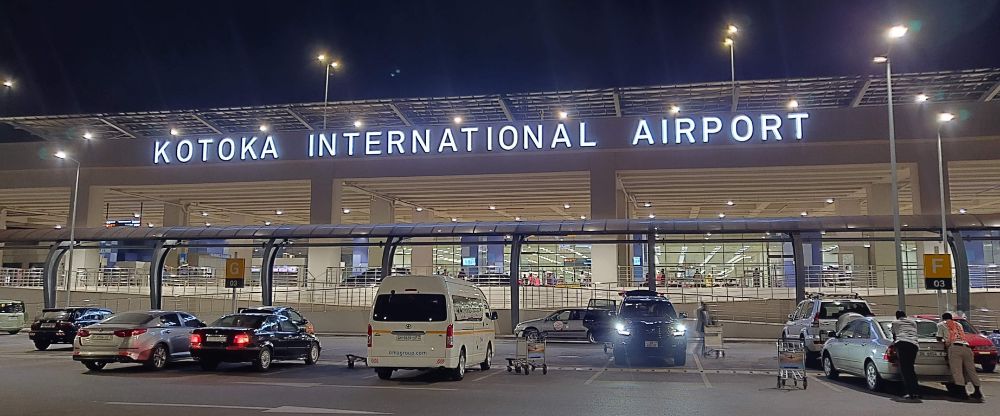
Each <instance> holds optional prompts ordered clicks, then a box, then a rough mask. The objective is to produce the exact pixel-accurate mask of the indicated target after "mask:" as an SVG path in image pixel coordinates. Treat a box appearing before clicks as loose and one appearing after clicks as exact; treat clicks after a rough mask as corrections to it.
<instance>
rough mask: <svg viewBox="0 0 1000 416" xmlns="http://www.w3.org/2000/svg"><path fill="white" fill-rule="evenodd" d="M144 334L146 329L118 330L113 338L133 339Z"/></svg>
mask: <svg viewBox="0 0 1000 416" xmlns="http://www.w3.org/2000/svg"><path fill="white" fill-rule="evenodd" d="M145 333H146V328H135V329H119V330H117V331H115V336H116V337H118V338H128V337H134V336H136V335H142V334H145Z"/></svg>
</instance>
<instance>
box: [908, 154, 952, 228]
mask: <svg viewBox="0 0 1000 416" xmlns="http://www.w3.org/2000/svg"><path fill="white" fill-rule="evenodd" d="M910 166H911V168H910V171H911V173H910V188H911V189H912V190H913V213H914V214H917V215H919V214H940V213H941V188H940V186H939V181H938V163H937V152H929V153H923V152H922V153H920V159H918V160H917V163H915V164H912V165H910ZM944 208H945V212H949V211H951V192H950V189H949V186H948V161H947V160H945V161H944Z"/></svg>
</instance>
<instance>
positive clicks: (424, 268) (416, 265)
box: [410, 210, 434, 274]
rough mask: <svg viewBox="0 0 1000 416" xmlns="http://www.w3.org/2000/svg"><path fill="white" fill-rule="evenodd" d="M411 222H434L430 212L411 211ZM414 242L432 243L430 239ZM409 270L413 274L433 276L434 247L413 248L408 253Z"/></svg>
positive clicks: (418, 239) (416, 239)
mask: <svg viewBox="0 0 1000 416" xmlns="http://www.w3.org/2000/svg"><path fill="white" fill-rule="evenodd" d="M413 222H415V223H428V222H434V220H433V215H431V213H430V211H419V212H418V211H416V210H414V211H413ZM413 240H414V241H419V242H425V241H433V239H432V238H415V239H413ZM410 269H411V271H412V273H413V274H433V273H434V247H433V246H413V251H412V252H411V253H410Z"/></svg>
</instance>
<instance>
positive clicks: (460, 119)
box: [451, 116, 462, 124]
mask: <svg viewBox="0 0 1000 416" xmlns="http://www.w3.org/2000/svg"><path fill="white" fill-rule="evenodd" d="M451 121H454V122H455V124H459V123H461V122H462V117H459V116H455V118H453V119H451Z"/></svg>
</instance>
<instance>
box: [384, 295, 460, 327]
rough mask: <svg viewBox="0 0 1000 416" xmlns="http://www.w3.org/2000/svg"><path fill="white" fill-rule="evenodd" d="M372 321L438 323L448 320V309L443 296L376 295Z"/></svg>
mask: <svg viewBox="0 0 1000 416" xmlns="http://www.w3.org/2000/svg"><path fill="white" fill-rule="evenodd" d="M372 319H374V320H376V321H383V322H440V321H443V320H445V319H448V308H447V304H446V300H445V297H444V295H431V294H415V293H409V294H408V293H404V294H387V295H378V297H377V298H375V308H374V312H373V313H372Z"/></svg>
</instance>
